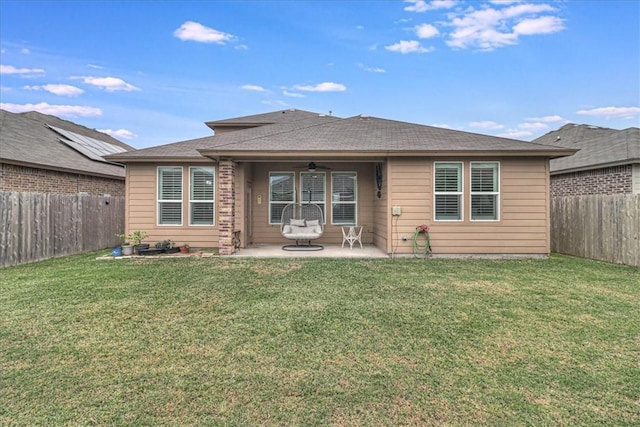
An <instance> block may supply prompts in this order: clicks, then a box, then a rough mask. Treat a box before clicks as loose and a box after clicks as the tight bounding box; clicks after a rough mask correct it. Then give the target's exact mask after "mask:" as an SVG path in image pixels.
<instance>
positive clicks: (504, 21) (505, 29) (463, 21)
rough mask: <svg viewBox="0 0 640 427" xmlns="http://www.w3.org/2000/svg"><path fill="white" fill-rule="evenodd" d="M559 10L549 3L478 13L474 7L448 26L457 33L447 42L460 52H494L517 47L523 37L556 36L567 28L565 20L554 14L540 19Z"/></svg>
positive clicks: (479, 10) (487, 10)
mask: <svg viewBox="0 0 640 427" xmlns="http://www.w3.org/2000/svg"><path fill="white" fill-rule="evenodd" d="M509 3H510V2H509ZM500 4H508V3H505V2H501V3H500ZM555 11H556V9H555V8H554V7H552V6H550V5H547V4H529V3H527V4H516V5H513V6H508V7H499V8H492V7H485V8H483V9H478V10H476V9H474V8H472V7H471V8H468V9H466V10H465V11H464V12H462V13H461V14H459V15H453V16H452V19H451V21H450V22H449V24H448V25H450V26H452V27H453V28H454V30H453V31H452V32H451V34H450V38H449V40H447V42H446V43H447V45H449V46H450V47H453V48H458V49H466V48H478V49H479V50H482V51H491V50H494V49H496V48H499V47H504V46H509V45H514V44H517V43H518V41H519V36H524V35H526V36H531V35H535V34H551V33H555V32H558V31H561V30H563V29H564V28H565V27H564V19H562V18H559V17H557V16H550V15H548V16H538V14H540V13H543V12H544V13H551V12H555Z"/></svg>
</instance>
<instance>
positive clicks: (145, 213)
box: [125, 163, 218, 248]
mask: <svg viewBox="0 0 640 427" xmlns="http://www.w3.org/2000/svg"><path fill="white" fill-rule="evenodd" d="M158 166H181V167H182V179H183V192H182V193H183V194H182V196H183V203H182V223H183V225H181V226H170V225H162V226H161V225H158V224H157V222H158V220H157V215H158V207H157V173H158ZM189 166H204V164H203V163H197V164H190V163H170V164H169V163H168V164H157V163H153V164H152V163H148V164H138V163H130V164H129V165H127V186H126V187H127V195H126V208H125V209H126V232H130V231H132V230H144V231H146V232H147V233H148V234H149V237H148V238H147V239H145V243H151V244H154V243H155V242H158V241H162V240H165V239H171V240H173V241H174V242H176V244H178V245H181V244H183V243H189V245H191V247H194V248H199V247H207V248H209V247H217V246H218V228H217V226H202V225H199V226H189V225H188V224H189ZM206 166H214V167H215V168H216V170H215V172H216V175H215V177H216V178H215V179H216V205H215V213H214V215H215V217H214V218H215V221H216V224H217V210H218V202H217V195H218V188H217V187H218V168H217V165H215V164H214V163H211V164H206Z"/></svg>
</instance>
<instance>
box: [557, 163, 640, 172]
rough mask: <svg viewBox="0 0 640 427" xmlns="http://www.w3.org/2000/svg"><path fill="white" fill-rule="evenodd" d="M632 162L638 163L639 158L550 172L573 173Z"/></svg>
mask: <svg viewBox="0 0 640 427" xmlns="http://www.w3.org/2000/svg"><path fill="white" fill-rule="evenodd" d="M634 164H640V159H626V160H621V161H619V162H609V163H600V164H592V165H585V166H575V167H571V168H564V169H553V167H552V169H551V171H550V174H551V175H562V174H565V173H573V172H583V171H589V170H595V169H604V168H611V167H615V166H624V165H634Z"/></svg>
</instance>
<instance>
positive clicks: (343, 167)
mask: <svg viewBox="0 0 640 427" xmlns="http://www.w3.org/2000/svg"><path fill="white" fill-rule="evenodd" d="M304 163H305V162H296V163H288V162H283V163H252V164H251V168H252V170H251V173H252V177H253V179H252V185H253V207H252V211H253V212H252V221H253V223H252V224H253V236H252V240H253V243H256V244H258V243H283V244H284V243H287V242H288V241H287V240H286V239H285V238H283V237H282V236H281V235H280V225H279V224H271V225H270V224H269V172H295V173H296V174H295V188H296V194H297V195H296V200H297V201H300V172H305V171H306V169H305V168H304V166H303V165H304ZM317 163H318V164H319V165H323V166H327V167H329V168H330V170H326V171H324V172H325V179H326V183H325V185H326V187H325V188H326V191H325V195H326V215H327V217H328V218H327V219H326V224H325V231H324V234H323V236H322V237H321V238H320V239H318V240H317V242H318V243H320V244H332V243H333V244H335V243H338V244H340V243H341V242H342V231H341V228H340V227H339V226H335V225H331V203H330V197H331V172H343V171H344V172H356V174H357V177H358V193H357V194H358V208H357V209H358V210H357V215H358V224H360V225H364V230H363V232H362V238H363V242H364V243H369V244H371V243H372V242H373V229H374V221H373V218H374V209H373V203H374V202H373V198H374V197H375V191H376V190H375V175H374V165H373V163H339V162H335V163H333V162H320V161H319V162H317ZM301 165H302V166H301ZM259 200H260V201H261V203H259Z"/></svg>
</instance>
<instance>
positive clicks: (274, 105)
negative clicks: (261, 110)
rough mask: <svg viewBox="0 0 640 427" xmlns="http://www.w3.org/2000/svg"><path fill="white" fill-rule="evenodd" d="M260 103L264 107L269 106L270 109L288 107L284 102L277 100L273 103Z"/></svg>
mask: <svg viewBox="0 0 640 427" xmlns="http://www.w3.org/2000/svg"><path fill="white" fill-rule="evenodd" d="M260 103H261V104H264V105H270V106H272V107H286V106H287V105H289V104H287V103H286V102H284V101H281V100H279V99H278V100H275V101H260Z"/></svg>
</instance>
